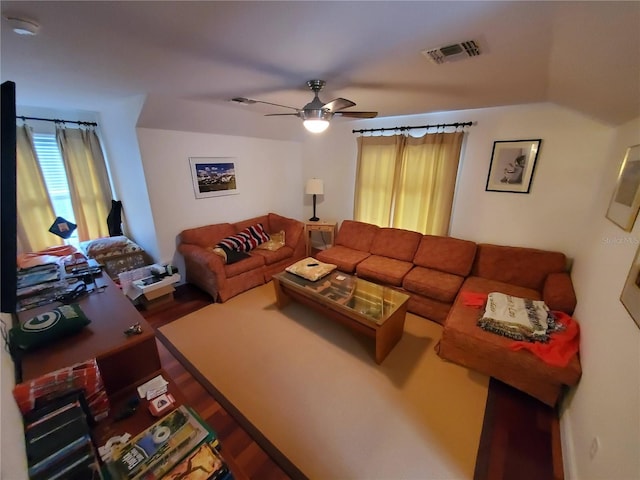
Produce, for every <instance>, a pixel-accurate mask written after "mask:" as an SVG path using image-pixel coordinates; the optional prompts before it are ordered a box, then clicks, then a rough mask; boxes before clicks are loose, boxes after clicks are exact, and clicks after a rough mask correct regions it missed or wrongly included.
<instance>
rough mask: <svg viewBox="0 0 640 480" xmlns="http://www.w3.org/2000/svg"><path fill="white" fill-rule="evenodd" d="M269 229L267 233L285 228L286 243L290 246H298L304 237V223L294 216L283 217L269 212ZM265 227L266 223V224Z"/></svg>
mask: <svg viewBox="0 0 640 480" xmlns="http://www.w3.org/2000/svg"><path fill="white" fill-rule="evenodd" d="M267 216H268V217H269V230H267V233H277V232H279V231H280V230H284V243H285V245H287V246H288V247H291V248H294V249H295V248H296V245H298V242H299V241H300V240H301V238H302V239H303V232H304V223H302V222H301V221H299V220H295V219H293V218H287V217H283V216H282V215H278V214H277V213H269V215H267ZM265 228H267V227H266V225H265Z"/></svg>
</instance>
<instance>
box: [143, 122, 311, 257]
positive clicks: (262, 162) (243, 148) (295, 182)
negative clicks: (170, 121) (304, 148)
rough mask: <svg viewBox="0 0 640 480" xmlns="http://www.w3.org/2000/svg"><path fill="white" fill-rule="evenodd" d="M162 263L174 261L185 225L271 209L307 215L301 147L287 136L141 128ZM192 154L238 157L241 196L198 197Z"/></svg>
mask: <svg viewBox="0 0 640 480" xmlns="http://www.w3.org/2000/svg"><path fill="white" fill-rule="evenodd" d="M138 139H139V144H140V151H141V155H142V162H143V167H144V174H145V178H146V188H147V190H148V192H149V201H150V203H151V209H152V215H153V223H154V224H155V226H156V230H155V235H156V239H157V244H158V256H157V258H156V260H157V261H164V262H173V263H174V264H175V265H176V266H177V267H178V268H179V269H180V267H181V266H182V258H181V257H180V256H178V255H176V253H175V252H176V245H177V236H178V235H179V233H180V232H181V231H182V230H184V229H185V228H191V227H198V226H202V225H209V224H213V223H220V222H235V221H239V220H245V219H248V218H251V217H254V216H258V215H263V214H266V213H269V212H277V213H279V214H281V215H284V216H289V217H293V218H301V215H302V208H303V207H302V204H303V197H304V195H303V190H304V189H303V183H302V181H301V178H302V162H301V160H300V158H301V146H300V144H299V143H296V142H290V141H281V140H265V139H259V138H249V137H238V136H229V135H213V134H206V133H189V132H179V131H169V130H155V129H148V128H138ZM189 157H234V158H235V161H236V176H237V185H238V192H239V193H238V194H236V195H225V196H219V197H209V198H201V199H196V198H195V192H194V188H193V182H192V179H191V169H190V164H189Z"/></svg>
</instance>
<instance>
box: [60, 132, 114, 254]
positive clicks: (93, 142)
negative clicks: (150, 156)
mask: <svg viewBox="0 0 640 480" xmlns="http://www.w3.org/2000/svg"><path fill="white" fill-rule="evenodd" d="M56 138H57V140H58V146H59V147H60V153H61V154H62V159H63V162H64V166H65V170H66V172H67V178H68V181H69V190H70V193H71V204H72V206H73V212H74V215H75V217H76V223H77V224H78V238H79V240H80V241H84V240H91V239H94V238H99V237H106V236H109V229H108V227H107V215H108V214H109V209H110V208H111V198H112V196H111V186H110V184H109V175H108V173H107V167H106V164H105V161H104V156H103V154H102V148H101V147H100V141H99V139H98V137H97V135H96V132H95V131H94V130H93V129H90V130H82V129H74V128H65V127H62V126H59V127H57V128H56Z"/></svg>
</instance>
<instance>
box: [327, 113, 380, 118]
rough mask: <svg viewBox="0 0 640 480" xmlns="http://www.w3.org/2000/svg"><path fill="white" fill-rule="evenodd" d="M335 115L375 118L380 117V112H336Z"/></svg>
mask: <svg viewBox="0 0 640 480" xmlns="http://www.w3.org/2000/svg"><path fill="white" fill-rule="evenodd" d="M335 115H340V116H341V117H351V118H375V117H377V116H378V112H336V113H335Z"/></svg>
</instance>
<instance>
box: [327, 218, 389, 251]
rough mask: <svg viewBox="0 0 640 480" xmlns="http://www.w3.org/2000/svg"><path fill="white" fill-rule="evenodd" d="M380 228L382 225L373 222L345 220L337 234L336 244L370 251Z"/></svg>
mask: <svg viewBox="0 0 640 480" xmlns="http://www.w3.org/2000/svg"><path fill="white" fill-rule="evenodd" d="M378 230H380V227H378V226H377V225H373V224H371V223H364V222H357V221H355V220H343V221H342V224H341V225H340V230H339V231H338V235H336V245H342V246H343V247H349V248H353V249H354V250H360V251H361V252H368V251H369V249H370V248H371V244H372V243H373V237H374V236H375V234H376V232H377V231H378Z"/></svg>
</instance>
